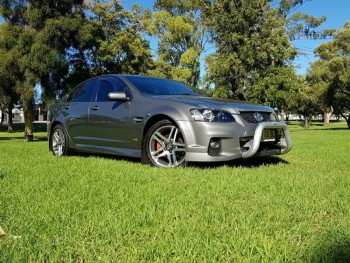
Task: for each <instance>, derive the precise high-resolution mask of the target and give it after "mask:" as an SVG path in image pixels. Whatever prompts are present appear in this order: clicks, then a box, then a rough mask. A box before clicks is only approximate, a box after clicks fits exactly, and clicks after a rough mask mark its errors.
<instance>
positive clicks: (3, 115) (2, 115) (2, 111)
mask: <svg viewBox="0 0 350 263" xmlns="http://www.w3.org/2000/svg"><path fill="white" fill-rule="evenodd" d="M4 117H5V114H4V110H3V109H1V116H0V118H1V121H0V126H2V124H3V123H4Z"/></svg>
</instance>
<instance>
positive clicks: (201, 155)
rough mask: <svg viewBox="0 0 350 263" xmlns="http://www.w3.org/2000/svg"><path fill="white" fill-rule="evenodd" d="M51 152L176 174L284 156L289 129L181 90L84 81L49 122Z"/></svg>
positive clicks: (118, 78) (138, 80) (116, 80)
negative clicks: (194, 166) (119, 160)
mask: <svg viewBox="0 0 350 263" xmlns="http://www.w3.org/2000/svg"><path fill="white" fill-rule="evenodd" d="M48 136H49V148H50V150H51V151H52V152H53V154H54V155H57V156H61V155H66V154H68V152H69V151H70V150H72V149H73V150H78V151H85V152H93V153H103V154H114V155H119V156H128V157H137V158H140V159H141V162H142V163H147V164H151V165H153V166H158V167H176V166H181V165H184V164H185V163H186V162H218V161H220V162H221V161H229V160H233V159H237V158H249V157H253V156H267V155H280V154H284V153H287V152H288V151H289V150H290V149H291V147H292V141H291V137H290V134H289V130H288V127H287V125H286V124H285V123H284V122H281V121H278V118H277V116H276V114H275V113H274V111H273V109H272V108H270V107H266V106H260V105H254V104H249V103H245V102H244V103H243V102H237V101H233V100H223V99H216V98H211V97H208V96H205V95H203V94H201V92H198V91H196V90H194V89H191V88H190V87H188V86H187V85H185V84H182V83H179V82H176V81H172V80H168V79H161V78H154V77H146V76H134V75H103V76H99V77H96V78H92V79H89V80H87V81H85V82H83V83H81V84H80V85H78V86H77V87H75V88H74V89H73V90H72V91H71V92H70V93H69V94H67V95H66V96H64V98H63V99H62V100H61V101H59V102H58V103H56V104H54V105H53V106H52V107H51V109H50V110H49V114H48Z"/></svg>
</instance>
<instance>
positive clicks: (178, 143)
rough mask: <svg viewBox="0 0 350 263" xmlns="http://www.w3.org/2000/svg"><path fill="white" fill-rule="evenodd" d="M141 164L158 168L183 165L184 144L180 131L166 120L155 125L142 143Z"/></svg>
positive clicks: (184, 155)
mask: <svg viewBox="0 0 350 263" xmlns="http://www.w3.org/2000/svg"><path fill="white" fill-rule="evenodd" d="M142 147H143V157H142V159H143V162H144V163H148V164H151V165H153V166H158V167H177V166H181V165H184V164H185V157H186V144H185V139H184V136H183V134H182V132H181V130H180V129H179V128H178V127H177V126H175V125H174V124H173V123H171V122H170V121H168V120H161V121H159V122H157V123H155V124H154V125H153V126H152V127H151V128H150V129H149V130H148V132H147V134H146V137H145V138H144V141H143V146H142Z"/></svg>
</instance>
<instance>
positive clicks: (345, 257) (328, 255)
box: [310, 234, 350, 263]
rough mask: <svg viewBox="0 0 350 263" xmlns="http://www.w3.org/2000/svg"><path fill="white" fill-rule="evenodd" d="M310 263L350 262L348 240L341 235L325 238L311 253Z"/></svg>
mask: <svg viewBox="0 0 350 263" xmlns="http://www.w3.org/2000/svg"><path fill="white" fill-rule="evenodd" d="M310 256H311V257H310V262H315V263H321V262H334V263H345V262H346V263H348V262H350V239H348V237H345V236H343V235H342V234H340V235H337V236H330V237H327V239H326V240H324V241H323V242H322V243H321V244H317V245H316V248H315V249H314V250H313V251H312V252H311V255H310Z"/></svg>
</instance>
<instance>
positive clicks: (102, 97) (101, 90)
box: [96, 78, 125, 102]
mask: <svg viewBox="0 0 350 263" xmlns="http://www.w3.org/2000/svg"><path fill="white" fill-rule="evenodd" d="M124 86H125V84H124V83H123V82H121V81H120V80H118V79H117V78H107V79H101V80H100V85H99V87H98V91H97V96H96V101H99V102H105V101H109V99H108V94H109V93H110V92H119V91H124V90H125V89H124Z"/></svg>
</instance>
